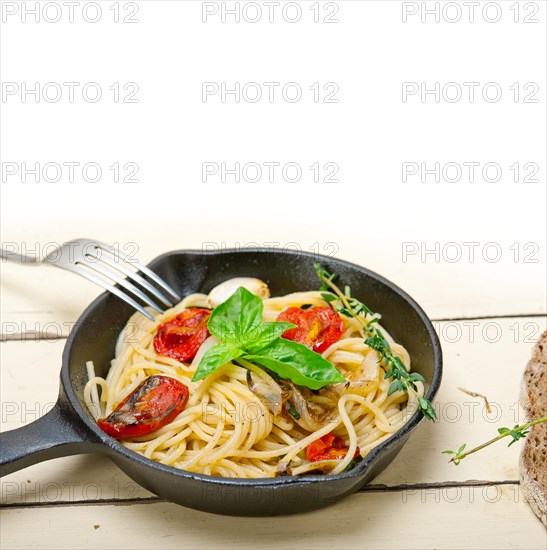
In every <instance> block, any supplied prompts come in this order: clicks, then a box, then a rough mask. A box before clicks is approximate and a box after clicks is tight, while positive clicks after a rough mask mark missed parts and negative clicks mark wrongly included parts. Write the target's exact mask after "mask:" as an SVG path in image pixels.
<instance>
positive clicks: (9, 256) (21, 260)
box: [0, 248, 40, 265]
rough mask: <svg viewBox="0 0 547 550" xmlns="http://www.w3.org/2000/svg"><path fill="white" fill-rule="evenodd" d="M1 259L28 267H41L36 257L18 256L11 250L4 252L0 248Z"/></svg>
mask: <svg viewBox="0 0 547 550" xmlns="http://www.w3.org/2000/svg"><path fill="white" fill-rule="evenodd" d="M0 258H1V259H2V260H3V261H4V262H5V261H10V262H15V263H18V264H27V265H40V260H38V258H35V257H34V256H28V255H27V254H17V252H12V251H11V250H4V249H3V248H0Z"/></svg>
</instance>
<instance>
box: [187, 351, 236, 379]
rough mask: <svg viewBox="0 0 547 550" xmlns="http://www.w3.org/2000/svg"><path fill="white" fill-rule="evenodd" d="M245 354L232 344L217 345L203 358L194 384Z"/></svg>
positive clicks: (195, 375)
mask: <svg viewBox="0 0 547 550" xmlns="http://www.w3.org/2000/svg"><path fill="white" fill-rule="evenodd" d="M244 353H245V352H244V351H243V350H242V349H240V348H238V347H236V346H233V345H231V344H217V345H216V346H213V347H212V348H211V349H209V350H207V351H206V352H205V354H204V355H203V357H202V358H201V361H200V362H199V365H198V368H197V370H196V372H195V373H194V376H193V377H192V382H197V381H198V380H201V379H202V378H205V377H206V376H207V375H209V374H211V373H212V372H214V371H216V370H217V369H218V368H219V367H222V365H225V364H226V363H229V362H230V361H233V360H234V359H237V358H238V357H241V356H242V355H243V354H244Z"/></svg>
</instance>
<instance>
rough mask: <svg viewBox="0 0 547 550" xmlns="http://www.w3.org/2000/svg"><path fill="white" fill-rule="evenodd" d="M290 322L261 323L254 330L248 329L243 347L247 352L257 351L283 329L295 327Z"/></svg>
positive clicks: (270, 341)
mask: <svg viewBox="0 0 547 550" xmlns="http://www.w3.org/2000/svg"><path fill="white" fill-rule="evenodd" d="M295 327H296V325H293V324H292V323H285V322H281V321H280V322H279V323H277V322H276V323H262V324H261V325H260V326H259V327H256V329H255V330H252V331H249V332H248V333H247V335H246V338H245V342H244V343H243V346H242V347H243V349H244V350H245V351H246V352H247V353H249V354H251V355H252V354H255V353H259V352H260V350H262V349H263V348H265V347H267V346H269V345H270V344H271V343H272V342H273V341H274V340H277V339H278V338H279V337H280V336H281V335H282V334H283V333H284V332H285V331H287V330H289V329H291V328H295Z"/></svg>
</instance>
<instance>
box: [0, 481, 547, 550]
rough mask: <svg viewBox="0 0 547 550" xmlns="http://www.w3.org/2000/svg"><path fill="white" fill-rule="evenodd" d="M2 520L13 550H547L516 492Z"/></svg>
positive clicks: (135, 508) (79, 512) (63, 510)
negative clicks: (298, 507) (229, 511)
mask: <svg viewBox="0 0 547 550" xmlns="http://www.w3.org/2000/svg"><path fill="white" fill-rule="evenodd" d="M1 519H2V526H3V528H2V534H1V539H0V540H1V546H2V548H6V549H8V548H9V549H16V548H41V549H49V548H51V549H53V548H55V549H62V548H82V549H84V548H93V549H95V548H104V549H110V548H112V549H118V548H132V549H135V550H137V549H139V548H152V547H154V548H158V547H161V548H165V549H169V548H178V549H181V548H188V549H192V550H202V549H213V548H221V549H226V550H229V549H234V550H236V549H237V550H244V549H254V548H264V549H278V548H303V549H307V548H314V549H323V548H324V549H332V548H348V549H353V548H405V549H414V548H415V549H428V548H436V549H452V548H458V549H459V548H476V549H479V548H492V547H493V546H494V545H495V547H496V548H500V549H502V548H503V549H504V548H507V549H509V548H510V549H515V548H518V549H538V548H544V547H545V529H544V527H543V525H542V524H541V522H540V521H539V520H538V519H537V518H536V516H534V514H533V512H532V511H531V510H530V509H529V507H528V506H527V505H526V504H525V503H524V502H523V501H522V496H521V494H520V492H519V491H518V487H516V486H492V487H489V488H488V489H487V490H486V489H483V488H474V489H472V490H467V489H463V490H462V489H461V488H454V489H444V490H427V491H416V492H410V491H407V492H393V493H358V494H356V495H352V496H350V497H348V498H346V499H345V500H343V501H341V502H339V503H337V504H335V505H333V506H329V507H327V508H324V509H322V510H318V511H315V512H310V513H306V514H299V515H294V516H284V517H275V518H233V517H226V516H215V515H211V514H206V513H203V512H196V511H193V510H189V509H186V508H182V507H180V506H177V505H174V504H168V503H146V504H133V505H129V506H123V505H117V506H112V505H103V506H97V505H95V506H91V505H90V506H53V507H33V508H26V509H8V510H4V511H2V512H1ZM128 526H131V527H130V528H128ZM494 541H495V542H494Z"/></svg>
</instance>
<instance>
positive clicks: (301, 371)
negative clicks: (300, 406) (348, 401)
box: [244, 338, 346, 390]
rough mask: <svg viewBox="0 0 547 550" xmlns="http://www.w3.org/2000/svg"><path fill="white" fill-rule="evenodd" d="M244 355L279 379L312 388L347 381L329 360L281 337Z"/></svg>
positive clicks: (315, 388) (316, 388)
mask: <svg viewBox="0 0 547 550" xmlns="http://www.w3.org/2000/svg"><path fill="white" fill-rule="evenodd" d="M244 358H245V359H247V360H248V361H252V362H253V363H258V364H259V365H262V366H264V367H266V368H268V369H270V370H272V371H274V372H275V373H277V374H278V375H279V376H281V378H288V379H289V380H292V381H293V382H294V383H295V384H298V385H300V386H307V387H308V388H311V389H312V390H318V389H319V388H322V387H323V386H327V385H328V384H334V383H336V382H346V379H345V378H344V377H343V376H342V375H341V374H340V373H339V372H338V370H337V369H336V367H334V366H333V364H332V363H331V362H330V361H327V360H326V359H323V357H321V355H319V354H318V353H315V352H314V351H312V350H311V349H309V348H307V347H306V346H304V345H303V344H299V343H297V342H292V341H290V340H285V339H283V338H278V339H277V340H275V341H274V342H272V343H271V344H270V345H269V346H267V347H265V348H263V349H262V350H260V353H259V354H250V355H245V356H244Z"/></svg>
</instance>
